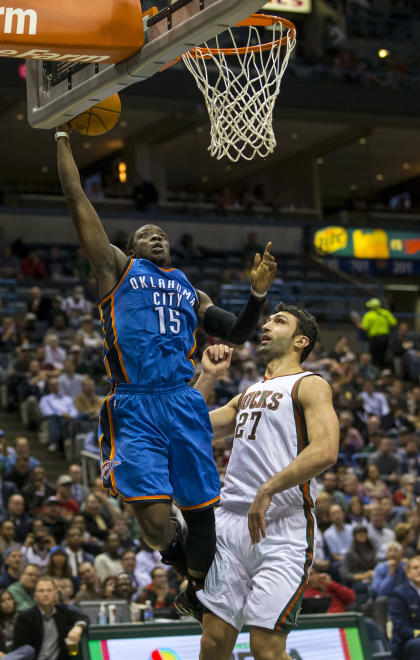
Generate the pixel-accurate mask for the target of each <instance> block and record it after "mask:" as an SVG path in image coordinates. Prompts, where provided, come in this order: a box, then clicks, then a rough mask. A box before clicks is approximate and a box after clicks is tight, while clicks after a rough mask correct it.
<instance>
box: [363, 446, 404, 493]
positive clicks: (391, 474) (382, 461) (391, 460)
mask: <svg viewBox="0 0 420 660" xmlns="http://www.w3.org/2000/svg"><path fill="white" fill-rule="evenodd" d="M368 463H369V465H370V464H371V463H375V465H377V466H378V468H379V473H380V475H381V479H383V481H385V483H386V484H387V485H388V486H389V487H390V488H391V490H395V487H396V485H397V484H398V483H399V480H400V476H399V475H400V474H401V472H402V463H401V459H400V458H399V456H398V454H397V452H396V451H395V449H394V440H393V439H392V438H387V437H386V436H384V437H382V438H381V441H380V443H379V449H378V451H377V452H374V453H373V454H371V455H370V457H369V462H368Z"/></svg>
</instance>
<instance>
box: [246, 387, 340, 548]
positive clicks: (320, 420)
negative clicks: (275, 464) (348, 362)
mask: <svg viewBox="0 0 420 660" xmlns="http://www.w3.org/2000/svg"><path fill="white" fill-rule="evenodd" d="M299 404H300V405H301V407H302V409H303V412H304V416H305V420H306V425H307V434H308V440H309V444H308V445H307V447H305V449H304V450H303V451H301V452H300V454H298V456H297V457H296V458H295V459H294V461H292V462H291V463H290V465H288V466H287V467H286V468H285V469H284V470H282V471H281V472H278V473H277V474H276V475H274V476H273V477H271V479H269V480H268V481H266V482H265V483H264V484H262V485H261V488H260V490H259V491H258V493H257V495H256V497H255V500H254V502H253V503H252V505H251V507H250V509H249V511H248V528H249V533H250V536H251V540H252V542H253V543H258V542H259V540H260V534H261V535H262V536H263V537H264V536H265V521H264V517H265V514H266V512H267V509H268V507H269V506H270V503H271V499H272V497H273V495H275V494H276V493H282V492H283V491H285V490H288V489H289V488H293V486H298V485H299V484H303V483H304V482H305V481H309V480H310V479H313V478H314V477H316V476H317V475H318V474H320V473H321V472H324V470H326V469H327V468H329V467H331V465H334V463H335V462H336V461H337V456H338V446H339V438H340V429H339V424H338V419H337V415H336V413H335V410H334V408H333V405H332V394H331V388H330V386H329V385H328V383H327V382H326V381H325V380H324V379H323V378H321V377H320V376H310V377H309V376H308V377H307V378H304V379H303V380H302V382H301V383H300V386H299ZM302 431H303V428H302Z"/></svg>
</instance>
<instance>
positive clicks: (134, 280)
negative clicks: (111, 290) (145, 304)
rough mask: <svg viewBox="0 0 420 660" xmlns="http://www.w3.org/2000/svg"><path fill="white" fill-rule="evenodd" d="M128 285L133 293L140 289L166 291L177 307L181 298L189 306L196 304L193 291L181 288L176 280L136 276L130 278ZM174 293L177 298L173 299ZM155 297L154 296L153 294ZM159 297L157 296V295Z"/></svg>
mask: <svg viewBox="0 0 420 660" xmlns="http://www.w3.org/2000/svg"><path fill="white" fill-rule="evenodd" d="M129 283H130V286H131V288H132V289H134V291H138V290H141V289H163V290H164V291H166V292H167V293H166V296H167V297H169V296H171V297H174V299H176V300H178V307H179V306H180V304H181V300H182V298H185V300H187V301H188V302H189V304H190V305H192V306H194V305H195V304H196V303H197V297H196V296H195V294H194V292H193V291H190V290H189V289H186V288H185V287H183V286H182V285H181V284H179V282H177V281H176V280H164V279H162V278H160V277H159V278H156V277H153V276H151V275H150V276H149V275H138V276H137V277H130V279H129ZM175 293H176V295H177V297H176V298H175ZM155 295H156V294H155ZM158 295H159V294H158ZM160 295H161V296H165V294H164V293H161V294H160ZM155 304H159V305H162V304H163V305H165V304H168V305H173V304H174V303H172V302H168V303H164V302H158V303H155Z"/></svg>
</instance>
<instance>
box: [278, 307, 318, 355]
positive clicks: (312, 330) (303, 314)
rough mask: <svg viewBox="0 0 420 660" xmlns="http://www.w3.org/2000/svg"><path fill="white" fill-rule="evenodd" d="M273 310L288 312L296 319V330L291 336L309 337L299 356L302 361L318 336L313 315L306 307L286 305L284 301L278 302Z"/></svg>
mask: <svg viewBox="0 0 420 660" xmlns="http://www.w3.org/2000/svg"><path fill="white" fill-rule="evenodd" d="M274 312H275V313H276V314H277V313H278V312H289V314H292V316H294V317H295V319H296V321H297V323H296V330H295V332H294V334H293V337H296V336H297V335H304V336H305V337H307V338H308V339H309V344H308V345H307V346H305V348H304V349H303V351H302V354H301V356H300V361H301V362H304V361H305V360H306V358H307V357H308V355H309V353H311V351H312V349H313V347H314V346H315V342H316V340H317V338H318V324H317V322H316V319H315V317H314V316H312V314H310V313H309V312H308V311H306V309H302V308H300V307H296V306H295V305H286V303H284V302H280V303H279V304H278V305H277V307H276V308H275V309H274Z"/></svg>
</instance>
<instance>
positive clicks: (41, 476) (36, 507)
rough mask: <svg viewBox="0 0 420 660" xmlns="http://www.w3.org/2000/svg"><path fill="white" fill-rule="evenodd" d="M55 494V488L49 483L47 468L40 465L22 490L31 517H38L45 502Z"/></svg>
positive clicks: (33, 471)
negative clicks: (46, 473)
mask: <svg viewBox="0 0 420 660" xmlns="http://www.w3.org/2000/svg"><path fill="white" fill-rule="evenodd" d="M54 494H55V488H53V486H51V484H49V483H48V481H47V477H46V475H45V468H43V467H42V465H40V466H39V467H35V468H34V469H33V470H32V473H31V478H30V480H29V482H27V483H26V484H25V485H24V486H23V488H22V495H23V497H24V498H25V505H26V508H27V510H28V511H29V513H30V515H31V516H34V515H38V513H39V512H40V511H41V509H42V507H43V504H44V502H45V500H46V499H47V498H48V497H50V496H51V495H54Z"/></svg>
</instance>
